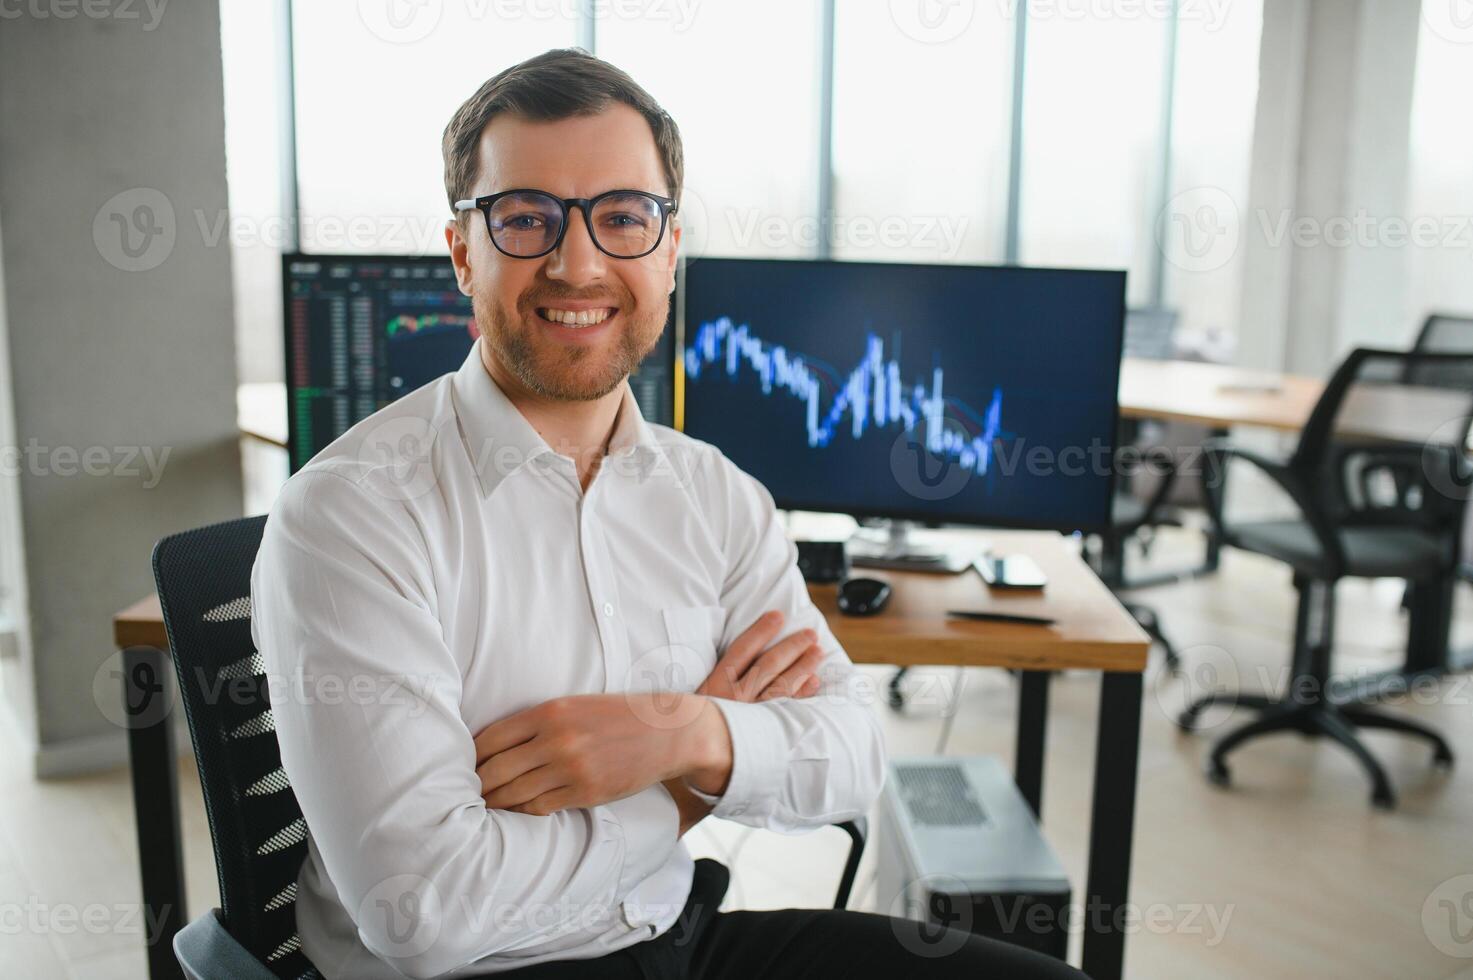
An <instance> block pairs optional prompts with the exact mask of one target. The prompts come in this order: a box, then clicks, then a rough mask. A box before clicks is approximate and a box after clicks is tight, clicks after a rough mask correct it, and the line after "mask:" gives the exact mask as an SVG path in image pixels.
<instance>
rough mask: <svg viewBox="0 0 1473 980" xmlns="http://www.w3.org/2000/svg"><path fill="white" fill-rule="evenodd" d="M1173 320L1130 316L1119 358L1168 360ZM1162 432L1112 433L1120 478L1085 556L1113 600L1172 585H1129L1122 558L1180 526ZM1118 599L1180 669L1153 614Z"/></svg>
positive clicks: (1159, 580) (1139, 428) (1123, 429)
mask: <svg viewBox="0 0 1473 980" xmlns="http://www.w3.org/2000/svg"><path fill="white" fill-rule="evenodd" d="M1177 319H1178V316H1177V312H1176V311H1175V310H1171V309H1165V308H1161V307H1150V308H1142V309H1134V310H1129V311H1128V312H1127V313H1126V315H1125V337H1124V342H1123V345H1122V357H1133V358H1144V359H1148V360H1153V361H1164V360H1169V359H1171V357H1172V356H1173V354H1174V353H1175V351H1176V341H1175V337H1176V327H1177ZM1167 431H1168V430H1167V427H1166V426H1164V425H1163V424H1161V423H1159V422H1155V421H1145V422H1142V421H1138V420H1135V419H1121V420H1120V424H1119V428H1118V431H1117V433H1116V440H1115V441H1116V451H1115V458H1116V462H1117V465H1118V466H1119V468H1120V469H1121V470H1122V471H1123V472H1122V474H1121V475H1120V476H1119V478H1118V479H1117V480H1116V487H1115V494H1114V497H1113V499H1112V500H1111V502H1110V526H1109V527H1107V528H1105V529H1104V530H1103V531H1101V532H1100V534H1099V535H1098V540H1097V542H1096V543H1095V547H1094V548H1093V549H1090V550H1088V551H1087V552H1086V556H1087V557H1088V558H1089V561H1090V564H1091V565H1093V567H1094V569H1095V572H1096V574H1098V575H1099V576H1100V580H1101V581H1102V582H1104V583H1105V585H1107V586H1108V587H1109V588H1110V590H1111V591H1112V592H1115V593H1117V594H1118V593H1120V592H1122V591H1124V590H1127V589H1132V588H1140V587H1144V586H1147V585H1159V584H1163V583H1164V582H1166V581H1170V580H1173V577H1172V576H1165V577H1154V578H1150V579H1145V580H1133V579H1132V578H1131V577H1130V576H1129V575H1128V574H1127V573H1126V567H1125V566H1126V553H1127V551H1128V550H1129V548H1130V546H1131V545H1132V544H1134V545H1135V546H1136V547H1137V548H1138V549H1139V550H1140V552H1141V557H1143V558H1144V557H1147V556H1149V555H1150V552H1151V546H1152V544H1153V543H1154V542H1155V535H1156V530H1157V528H1162V527H1181V526H1182V521H1181V517H1180V515H1179V514H1178V513H1177V510H1176V508H1175V507H1174V506H1173V504H1172V499H1171V498H1172V493H1173V491H1174V490H1175V488H1176V485H1177V454H1176V452H1174V451H1173V448H1172V447H1168V446H1166V445H1163V444H1162V438H1163V435H1164V434H1165V433H1166V432H1167ZM1198 442H1199V443H1200V440H1198ZM1121 464H1128V465H1121ZM1120 599H1121V604H1122V605H1124V606H1125V608H1126V611H1127V612H1129V613H1130V614H1131V615H1132V616H1133V617H1135V620H1136V622H1137V623H1139V624H1140V625H1141V628H1142V629H1144V630H1145V631H1146V633H1147V634H1148V635H1149V636H1150V637H1151V640H1152V642H1153V643H1155V644H1156V645H1158V646H1160V647H1161V649H1162V652H1163V653H1164V654H1165V656H1166V666H1167V667H1168V668H1169V669H1171V670H1173V671H1175V670H1177V669H1179V667H1180V664H1181V661H1180V658H1179V657H1178V656H1177V652H1176V647H1175V646H1174V645H1173V644H1172V643H1171V641H1170V640H1169V639H1167V637H1166V634H1165V632H1164V631H1163V630H1162V628H1161V618H1160V616H1159V615H1158V614H1157V613H1156V610H1155V609H1154V608H1153V607H1151V606H1148V605H1146V604H1144V603H1141V602H1137V601H1135V600H1133V599H1127V598H1126V597H1124V596H1121V597H1120Z"/></svg>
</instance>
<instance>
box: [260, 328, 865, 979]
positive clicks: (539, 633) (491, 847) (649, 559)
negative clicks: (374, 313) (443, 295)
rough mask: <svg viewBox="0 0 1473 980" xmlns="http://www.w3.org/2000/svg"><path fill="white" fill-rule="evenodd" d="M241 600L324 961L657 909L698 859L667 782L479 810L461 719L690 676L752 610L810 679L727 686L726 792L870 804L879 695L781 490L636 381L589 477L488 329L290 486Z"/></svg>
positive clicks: (301, 904) (584, 937) (395, 960)
mask: <svg viewBox="0 0 1473 980" xmlns="http://www.w3.org/2000/svg"><path fill="white" fill-rule="evenodd" d="M251 594H252V600H253V617H252V624H251V625H252V630H253V633H254V636H255V640H256V644H257V646H258V647H259V649H260V651H261V654H262V657H263V659H264V662H265V666H266V671H267V674H268V677H269V678H270V684H271V687H270V691H271V695H272V707H273V712H274V715H275V723H276V734H277V739H278V740H279V741H280V743H281V756H282V762H283V765H284V767H285V769H286V772H287V775H288V776H289V777H290V779H291V782H292V785H293V788H294V789H295V791H296V795H297V799H298V801H299V802H300V803H301V807H302V813H303V814H304V816H305V818H306V829H307V842H308V857H307V860H306V861H305V862H304V864H303V866H302V871H301V874H300V878H299V881H298V891H297V924H298V928H299V931H300V933H301V938H302V943H303V948H304V951H305V952H306V954H307V955H308V956H309V957H310V958H311V959H312V961H313V962H314V963H315V964H316V965H317V967H318V968H319V969H320V970H322V972H323V973H324V974H325V975H326V976H327V977H329V978H338V977H353V978H373V977H398V976H410V977H435V976H442V975H450V976H463V975H468V974H479V973H491V972H497V971H502V970H508V969H513V968H516V967H522V966H527V965H530V964H533V963H538V962H542V961H545V960H554V959H583V958H589V957H595V956H601V955H604V954H606V953H609V952H611V951H613V950H617V949H620V948H622V947H625V946H629V945H632V944H634V943H637V942H640V941H643V940H647V939H650V938H652V937H653V936H656V935H659V934H661V933H663V932H664V931H666V930H667V929H669V928H670V927H671V926H672V925H673V924H674V922H675V920H676V918H677V916H678V915H679V913H680V911H681V909H682V907H683V905H684V902H685V900H686V898H687V896H688V894H689V891H690V884H691V874H692V868H693V862H692V859H691V856H690V853H689V852H688V851H687V850H686V848H685V845H684V844H683V843H682V842H681V841H680V840H679V838H678V837H677V833H678V813H677V809H676V806H675V802H674V800H673V799H672V798H671V796H670V794H669V793H668V792H667V791H666V790H665V788H664V787H663V786H661V785H659V784H655V785H654V786H652V787H650V788H648V789H646V790H644V791H642V792H640V793H637V794H635V795H633V796H630V797H627V798H625V799H621V800H617V801H615V802H612V803H608V804H605V805H602V806H596V807H592V808H589V809H578V810H565V811H562V812H559V813H556V814H552V815H550V816H531V815H526V814H521V813H514V812H510V811H505V810H490V809H487V808H486V806H485V803H484V801H483V800H482V799H481V787H480V781H479V778H478V776H477V775H476V752H475V747H474V745H473V742H472V739H473V737H474V736H475V734H476V733H478V732H480V731H481V730H482V729H483V728H485V727H486V726H487V725H489V724H491V723H492V722H494V721H497V720H499V719H501V718H505V717H507V716H508V715H511V714H513V713H515V712H518V711H521V710H523V709H525V708H530V707H533V706H535V705H537V704H540V703H542V702H544V701H548V700H551V699H553V698H557V697H560V696H564V695H572V694H590V693H603V692H615V691H649V690H682V691H691V690H694V689H695V688H696V687H697V686H698V685H699V684H700V683H701V681H702V680H704V679H705V677H706V676H707V674H708V673H709V672H710V670H711V668H712V666H713V665H714V664H715V662H716V659H717V657H718V655H719V652H720V651H723V650H725V649H726V648H727V646H728V645H729V644H730V643H731V642H732V641H733V640H734V639H735V638H736V637H737V636H738V635H740V634H741V633H742V632H743V631H744V630H746V629H747V628H748V627H749V626H751V625H752V623H754V622H755V621H756V620H757V618H758V616H760V615H761V614H762V613H763V612H764V611H766V610H768V609H779V610H781V611H782V612H783V613H784V614H785V616H786V623H785V625H784V628H783V634H784V635H786V634H787V633H789V632H792V631H794V630H797V629H800V628H803V627H810V628H812V629H814V630H816V631H817V633H818V636H819V642H820V645H821V646H822V648H823V649H824V651H825V653H826V660H825V663H824V667H823V669H822V671H821V675H820V676H821V679H822V682H823V686H822V688H821V690H820V692H819V694H818V695H817V696H815V697H813V698H804V699H788V698H784V699H778V700H773V701H767V702H762V703H758V704H747V703H740V702H736V701H728V700H718V701H717V704H718V706H719V707H720V709H721V711H722V714H723V716H724V717H725V719H726V722H727V725H728V727H729V729H730V731H731V738H732V748H733V765H732V770H731V778H730V781H729V783H728V785H727V787H726V789H725V791H724V793H723V794H722V796H721V797H720V799H719V800H717V799H715V798H714V797H707V799H708V801H710V802H714V803H715V810H714V813H715V815H716V816H719V817H724V818H728V819H731V820H735V821H738V822H740V823H744V824H749V825H751V826H754V827H765V828H769V829H773V830H778V831H783V832H788V833H797V832H802V831H806V830H811V829H813V828H816V827H820V826H823V825H824V824H828V823H832V822H835V821H839V820H847V819H851V818H853V817H857V816H859V815H861V814H863V813H865V812H866V811H867V810H868V808H869V807H870V805H871V803H872V802H873V801H874V800H875V798H876V797H877V796H878V794H879V791H880V786H881V782H882V780H883V778H884V748H883V740H882V736H881V734H880V730H879V726H878V722H877V720H876V718H875V716H874V711H873V709H872V702H873V700H874V699H873V697H871V696H869V695H870V692H869V691H867V690H866V685H865V683H864V679H863V677H862V675H860V674H859V673H858V672H857V671H855V669H854V667H853V665H852V664H851V663H850V661H849V658H848V656H847V655H846V654H845V653H844V651H843V649H842V648H841V647H840V646H839V644H838V642H837V641H836V640H835V639H834V636H833V634H832V633H831V632H830V631H829V629H828V627H827V625H826V624H825V622H824V618H823V616H822V615H821V614H820V613H819V612H818V611H817V610H816V609H815V608H814V606H813V604H812V603H811V602H810V600H809V598H808V592H807V590H806V588H805V586H804V582H803V578H802V576H801V574H800V573H799V571H798V569H797V567H796V562H795V549H794V547H793V545H792V544H791V543H790V542H789V541H788V539H787V537H786V536H785V535H784V533H783V530H782V527H781V525H780V523H779V521H778V519H777V517H776V514H775V512H774V509H773V503H772V498H771V496H770V495H769V494H768V493H767V492H766V490H764V489H763V488H762V487H761V485H759V484H758V483H757V482H756V481H755V480H753V479H752V478H751V477H749V476H747V475H746V474H745V473H743V472H742V471H740V470H738V469H737V468H736V467H735V466H734V465H733V464H732V463H731V462H730V461H729V460H727V459H726V457H725V456H723V455H722V454H721V453H720V452H718V451H717V450H715V449H714V448H713V447H711V446H709V445H707V444H705V443H701V442H698V441H696V440H693V439H690V438H688V437H686V436H684V435H682V434H680V433H678V432H675V431H673V430H671V429H668V428H665V427H663V426H657V425H650V424H648V423H646V422H645V421H644V419H643V418H641V416H640V414H639V408H638V406H637V404H636V403H635V401H634V397H633V394H632V392H631V391H630V390H629V386H628V384H627V383H626V384H625V385H624V392H623V401H622V403H621V405H620V409H619V413H618V421H617V423H616V425H615V431H614V434H613V437H612V440H611V442H610V445H609V452H608V456H607V457H606V458H605V459H604V460H603V462H602V466H601V467H600V469H599V472H598V473H597V476H596V477H595V478H594V480H593V482H592V483H591V484H590V485H589V487H588V490H587V491H586V492H585V491H584V490H582V488H581V487H580V485H579V481H578V475H577V472H576V469H575V466H574V462H573V460H572V459H571V458H570V457H568V456H564V455H561V454H559V453H557V452H555V451H554V450H553V449H552V448H551V447H549V446H548V445H547V443H546V442H544V441H543V439H542V438H541V437H540V436H539V435H538V434H537V432H536V430H534V429H533V428H532V426H531V425H530V424H529V423H528V422H527V420H526V419H525V418H524V417H523V416H522V415H521V413H520V412H518V411H517V409H516V408H515V407H514V406H513V405H512V404H511V402H510V401H509V400H508V399H507V398H506V396H505V395H504V394H503V393H502V391H501V389H500V388H499V387H497V385H496V384H495V383H494V382H493V381H492V380H491V378H490V375H488V374H487V372H486V370H485V368H484V366H483V364H482V363H481V352H480V342H479V341H478V342H477V346H476V347H475V348H474V349H473V350H472V351H471V353H470V355H469V356H468V357H467V358H466V361H465V363H464V365H463V366H462V367H461V368H460V369H459V370H458V371H457V372H455V373H453V374H449V375H446V376H445V377H443V378H440V379H438V380H437V381H434V382H432V383H431V384H429V385H426V386H425V387H423V388H421V389H420V390H418V391H416V392H414V393H412V394H410V395H408V396H406V397H404V398H402V399H400V400H399V401H397V402H395V403H394V404H392V405H390V406H388V407H387V408H385V409H383V410H382V411H379V412H377V413H375V414H374V415H373V416H371V417H370V418H368V419H365V420H364V421H363V422H360V423H359V424H358V425H356V426H354V427H353V428H352V429H351V430H349V431H348V432H347V433H346V434H344V435H343V436H342V437H341V438H339V439H337V440H336V441H334V442H333V443H332V444H331V445H330V446H328V447H327V448H326V449H324V450H323V451H322V452H321V453H320V454H319V455H318V456H317V457H316V458H314V459H313V460H312V461H311V462H310V463H309V464H308V465H307V466H306V467H304V468H303V470H302V471H301V472H300V473H298V474H296V475H295V476H293V477H292V478H291V479H290V480H289V481H288V482H287V484H286V486H285V487H284V489H283V490H282V492H281V496H280V497H279V499H278V500H277V502H276V504H275V506H274V507H273V509H272V511H271V515H270V518H269V520H268V521H267V524H266V531H265V538H264V540H263V541H262V544H261V551H260V554H259V556H258V558H257V560H256V565H255V568H254V569H253V571H252V576H251ZM660 721H661V719H659V718H655V719H652V723H657V724H658V723H660Z"/></svg>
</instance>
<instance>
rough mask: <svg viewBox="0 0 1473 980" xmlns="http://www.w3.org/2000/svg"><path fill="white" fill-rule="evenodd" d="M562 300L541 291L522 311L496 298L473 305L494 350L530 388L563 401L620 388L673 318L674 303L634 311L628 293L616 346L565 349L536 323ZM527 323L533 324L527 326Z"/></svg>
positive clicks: (621, 304) (621, 300)
mask: <svg viewBox="0 0 1473 980" xmlns="http://www.w3.org/2000/svg"><path fill="white" fill-rule="evenodd" d="M566 298H569V297H560V296H556V295H549V293H548V292H544V291H540V290H539V291H538V293H537V295H536V297H535V299H532V300H529V299H528V296H527V294H524V295H523V296H522V297H520V298H519V299H518V301H517V306H518V311H519V312H514V311H509V310H507V309H506V307H505V306H503V305H502V304H501V303H499V302H497V301H496V300H495V299H494V298H490V297H484V298H483V296H481V295H477V296H474V297H473V298H472V301H471V305H472V307H473V309H474V311H475V315H476V322H477V323H478V324H487V325H489V327H490V329H489V330H488V329H485V328H482V329H481V331H480V332H481V336H483V337H485V338H486V343H487V344H489V345H490V346H491V352H492V353H493V354H494V355H495V356H496V359H497V361H498V362H499V363H500V364H501V365H502V366H503V367H504V368H506V370H508V371H510V372H511V373H512V374H513V375H514V376H515V377H516V379H517V380H518V381H520V382H521V383H522V384H523V385H524V386H525V387H526V388H527V389H528V390H530V391H533V392H535V393H537V394H539V395H542V396H543V397H545V398H552V399H556V400H558V401H593V400H594V399H597V398H602V397H603V396H604V395H607V394H608V393H609V392H611V391H613V390H614V389H615V388H617V387H618V386H619V385H620V383H622V382H623V380H624V378H625V377H627V376H628V375H629V374H630V372H632V371H633V370H634V369H635V368H636V367H638V366H639V362H640V361H642V360H644V357H645V355H646V354H648V353H649V352H650V351H651V350H652V349H654V346H655V344H656V343H658V342H659V339H660V333H661V331H662V330H664V328H665V320H666V317H667V316H668V315H669V299H668V298H666V300H665V302H663V303H660V304H659V307H658V308H657V309H650V310H647V311H638V310H635V309H634V301H633V297H632V296H629V295H628V294H627V293H626V294H625V295H624V296H622V297H618V298H617V302H616V303H611V304H610V305H617V306H618V309H619V312H618V314H617V315H618V317H619V318H621V319H623V320H624V321H625V322H624V323H623V324H622V325H620V329H619V335H618V337H617V338H615V340H614V343H613V345H612V347H609V348H605V347H592V346H589V347H583V346H571V345H570V346H564V345H562V344H558V343H555V342H553V341H550V340H547V339H545V338H539V337H537V336H536V335H535V334H536V331H537V326H536V324H537V323H541V322H543V321H542V318H541V317H540V316H538V314H537V307H539V306H542V307H547V306H552V307H554V308H555V307H556V305H557V300H558V299H566ZM528 320H531V321H533V325H532V326H531V327H530V329H529V327H528V326H527V322H528Z"/></svg>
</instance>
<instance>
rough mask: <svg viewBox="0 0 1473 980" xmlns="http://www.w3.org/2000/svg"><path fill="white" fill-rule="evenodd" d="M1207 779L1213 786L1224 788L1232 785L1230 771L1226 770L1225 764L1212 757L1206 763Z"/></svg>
mask: <svg viewBox="0 0 1473 980" xmlns="http://www.w3.org/2000/svg"><path fill="white" fill-rule="evenodd" d="M1207 781H1208V782H1210V783H1211V784H1212V785H1214V786H1222V787H1224V788H1226V787H1228V786H1231V785H1232V783H1233V777H1232V773H1230V772H1228V767H1227V766H1225V765H1223V764H1222V763H1221V762H1218V761H1217V760H1215V759H1214V760H1213V761H1212V762H1210V763H1208V765H1207Z"/></svg>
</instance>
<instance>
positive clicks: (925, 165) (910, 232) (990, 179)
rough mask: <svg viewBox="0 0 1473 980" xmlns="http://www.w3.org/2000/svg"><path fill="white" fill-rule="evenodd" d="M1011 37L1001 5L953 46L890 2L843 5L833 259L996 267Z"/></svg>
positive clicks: (980, 14)
mask: <svg viewBox="0 0 1473 980" xmlns="http://www.w3.org/2000/svg"><path fill="white" fill-rule="evenodd" d="M907 28H910V30H909V32H907ZM1013 31H1014V28H1013V21H1012V19H1011V18H1009V17H1006V16H1004V13H1003V10H1002V5H991V4H987V5H981V4H979V5H978V7H977V9H976V10H975V11H974V12H973V16H972V18H971V20H970V21H969V22H968V23H967V25H966V27H965V29H964V30H962V31H961V32H960V33H959V34H957V35H956V36H954V37H953V36H950V32H947V33H944V34H942V36H940V37H931V36H929V35H927V34H926V33H925V32H923V31H919V30H916V29H915V27H914V25H910V24H907V23H903V22H900V21H898V20H897V19H896V17H895V16H894V12H893V11H892V9H891V7H890V5H887V4H876V3H867V4H841V5H839V8H838V12H837V15H836V23H835V31H834V34H835V38H834V139H833V172H834V211H835V214H834V219H833V222H832V227H833V231H834V252H833V254H834V256H835V257H836V258H843V259H861V260H863V259H868V260H876V259H893V260H896V261H905V262H971V263H982V262H998V261H1001V260H1002V258H1003V241H1004V237H1005V227H1004V225H1005V221H1006V215H1007V192H1008V152H1009V145H1008V144H1009V132H1010V114H1011V105H1012V102H1011V100H1012V73H1013Z"/></svg>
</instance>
